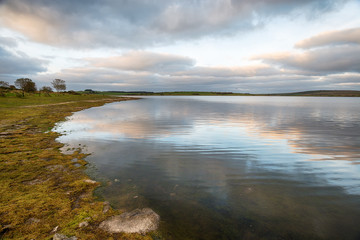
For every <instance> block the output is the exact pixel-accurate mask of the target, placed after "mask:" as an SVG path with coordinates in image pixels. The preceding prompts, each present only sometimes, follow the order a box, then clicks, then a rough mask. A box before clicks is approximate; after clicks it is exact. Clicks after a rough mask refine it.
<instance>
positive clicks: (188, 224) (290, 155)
mask: <svg viewBox="0 0 360 240" xmlns="http://www.w3.org/2000/svg"><path fill="white" fill-rule="evenodd" d="M57 131H59V132H64V131H66V134H65V135H63V136H62V137H60V138H59V141H61V142H63V143H66V144H68V145H69V146H71V147H73V146H74V147H76V146H78V145H79V144H82V145H86V150H87V151H88V152H90V153H92V155H91V156H89V157H88V158H87V160H88V161H89V162H90V163H91V166H92V167H90V168H89V173H90V174H91V175H92V176H93V177H94V178H95V179H97V180H100V181H102V182H104V187H102V188H99V189H98V190H97V192H96V194H98V195H99V196H101V197H102V198H103V199H105V200H107V201H110V203H111V204H112V206H114V207H116V208H120V209H126V210H132V209H134V208H138V207H150V208H153V209H154V210H155V211H156V212H158V213H159V215H160V216H161V219H162V222H161V231H162V232H163V233H164V236H165V237H166V239H360V164H359V163H360V98H319V97H318V98H313V97H219V96H217V97H203V96H202V97H145V98H144V99H141V100H137V101H127V102H119V103H111V104H107V105H105V106H102V107H96V108H91V109H87V110H84V111H81V112H77V113H75V114H74V115H73V116H72V117H70V118H69V119H68V121H66V122H63V123H61V124H59V125H58V126H57Z"/></svg>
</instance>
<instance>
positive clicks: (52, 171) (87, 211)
mask: <svg viewBox="0 0 360 240" xmlns="http://www.w3.org/2000/svg"><path fill="white" fill-rule="evenodd" d="M58 98H59V99H58V100H59V102H56V103H49V104H37V105H36V104H34V103H32V105H31V104H30V105H29V104H28V105H26V102H27V100H26V99H25V100H24V99H21V100H18V99H15V98H14V99H5V100H3V102H5V101H13V102H15V101H18V102H20V101H22V103H21V104H20V105H19V106H18V105H17V104H18V103H17V102H16V103H14V104H13V105H14V106H11V104H9V107H2V108H1V109H0V114H1V116H0V156H1V158H0V172H1V173H2V174H1V176H0V184H1V188H0V238H1V239H52V238H53V236H54V235H55V234H56V233H57V234H63V235H66V236H68V237H70V236H75V237H77V239H108V238H110V237H115V239H116V238H124V239H152V237H151V234H154V233H151V234H147V235H140V234H125V233H119V234H115V235H114V234H109V233H107V232H105V231H103V230H101V229H99V228H98V225H99V224H100V223H101V222H102V221H103V220H105V219H106V218H108V217H110V216H113V215H116V214H119V213H121V212H119V211H118V210H115V209H112V208H111V207H110V206H109V204H108V203H106V202H100V201H98V200H97V199H96V197H95V196H94V195H93V191H94V190H95V188H96V187H98V186H99V185H100V183H98V182H95V181H93V180H91V179H90V178H89V176H88V175H87V174H86V173H85V171H84V170H85V168H86V165H87V162H86V160H85V157H86V156H88V154H84V153H82V152H81V147H79V148H76V149H73V150H74V152H73V153H71V154H67V153H66V154H65V153H62V152H61V150H60V149H61V147H63V146H64V144H62V143H59V142H57V141H56V138H57V137H58V136H60V134H59V133H55V132H52V131H50V130H51V129H52V128H53V127H54V126H55V124H56V123H58V122H60V121H63V120H65V119H66V117H68V116H71V115H72V114H73V113H74V112H77V111H81V110H84V109H87V108H91V107H98V106H102V105H104V104H106V103H112V102H119V101H127V100H137V99H139V98H134V97H128V98H126V97H125V98H124V97H122V98H120V97H109V96H101V97H99V96H96V97H95V96H71V98H72V101H68V99H66V100H64V101H61V100H62V99H61V98H62V96H58ZM63 98H65V97H63ZM67 98H68V96H67ZM48 99H50V98H48ZM44 100H45V101H47V99H46V98H44ZM50 100H51V101H54V98H53V99H50ZM50 100H48V101H50ZM58 100H56V101H58ZM1 101H2V99H0V102H1ZM28 102H30V100H29V101H28ZM155 234H156V233H155Z"/></svg>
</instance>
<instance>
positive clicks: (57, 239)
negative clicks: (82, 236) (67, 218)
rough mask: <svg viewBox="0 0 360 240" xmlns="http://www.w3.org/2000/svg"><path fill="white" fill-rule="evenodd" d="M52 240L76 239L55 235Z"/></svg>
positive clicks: (75, 238)
mask: <svg viewBox="0 0 360 240" xmlns="http://www.w3.org/2000/svg"><path fill="white" fill-rule="evenodd" d="M53 240H77V237H75V236H72V237H67V236H66V235H64V234H60V233H56V234H55V235H54V237H53Z"/></svg>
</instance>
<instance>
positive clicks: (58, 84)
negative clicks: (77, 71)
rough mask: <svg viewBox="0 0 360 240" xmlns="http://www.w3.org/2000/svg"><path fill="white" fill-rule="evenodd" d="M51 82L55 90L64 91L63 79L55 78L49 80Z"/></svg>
mask: <svg viewBox="0 0 360 240" xmlns="http://www.w3.org/2000/svg"><path fill="white" fill-rule="evenodd" d="M51 84H52V85H53V87H54V88H55V89H56V91H58V92H59V91H65V90H66V84H65V80H61V79H55V80H53V81H52V82H51Z"/></svg>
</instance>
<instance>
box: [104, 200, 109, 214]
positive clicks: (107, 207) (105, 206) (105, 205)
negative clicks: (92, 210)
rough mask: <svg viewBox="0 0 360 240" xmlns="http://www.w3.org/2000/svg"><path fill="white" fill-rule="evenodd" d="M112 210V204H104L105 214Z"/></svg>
mask: <svg viewBox="0 0 360 240" xmlns="http://www.w3.org/2000/svg"><path fill="white" fill-rule="evenodd" d="M109 210H110V203H109V202H104V208H103V213H107V212H108V211H109Z"/></svg>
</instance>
